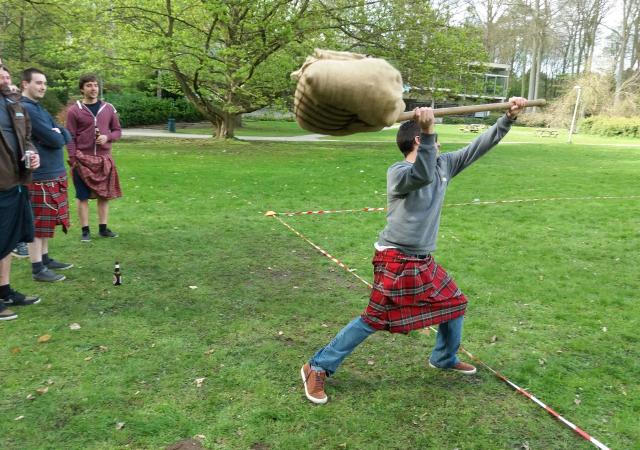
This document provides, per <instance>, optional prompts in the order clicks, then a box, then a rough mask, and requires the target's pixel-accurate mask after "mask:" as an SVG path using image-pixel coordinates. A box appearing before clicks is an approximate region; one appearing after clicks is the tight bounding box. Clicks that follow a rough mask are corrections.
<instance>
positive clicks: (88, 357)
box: [84, 356, 93, 361]
mask: <svg viewBox="0 0 640 450" xmlns="http://www.w3.org/2000/svg"><path fill="white" fill-rule="evenodd" d="M92 359H93V356H87V357H86V358H85V359H84V360H85V361H91V360H92Z"/></svg>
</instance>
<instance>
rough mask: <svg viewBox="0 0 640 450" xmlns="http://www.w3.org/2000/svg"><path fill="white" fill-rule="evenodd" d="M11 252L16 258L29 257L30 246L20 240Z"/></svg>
mask: <svg viewBox="0 0 640 450" xmlns="http://www.w3.org/2000/svg"><path fill="white" fill-rule="evenodd" d="M11 254H12V255H13V256H14V257H16V258H20V259H22V258H28V257H29V247H27V244H26V243H24V242H18V243H17V244H16V248H14V249H13V251H12V252H11Z"/></svg>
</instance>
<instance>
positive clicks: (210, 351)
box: [204, 348, 214, 355]
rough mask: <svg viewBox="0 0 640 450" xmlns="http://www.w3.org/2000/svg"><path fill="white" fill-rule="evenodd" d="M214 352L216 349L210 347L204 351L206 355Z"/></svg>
mask: <svg viewBox="0 0 640 450" xmlns="http://www.w3.org/2000/svg"><path fill="white" fill-rule="evenodd" d="M213 352H214V349H212V348H210V349H209V350H207V351H206V352H204V354H205V355H211V354H212V353H213Z"/></svg>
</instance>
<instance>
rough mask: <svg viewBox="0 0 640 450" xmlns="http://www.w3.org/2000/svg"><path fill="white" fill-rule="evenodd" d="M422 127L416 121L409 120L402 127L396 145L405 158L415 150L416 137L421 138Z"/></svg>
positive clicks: (397, 135)
mask: <svg viewBox="0 0 640 450" xmlns="http://www.w3.org/2000/svg"><path fill="white" fill-rule="evenodd" d="M420 131H421V129H420V125H418V123H417V122H416V121H414V120H407V121H406V122H403V123H402V125H400V128H399V129H398V134H396V143H397V144H398V148H399V149H400V151H401V152H402V154H403V155H404V156H407V155H408V154H409V153H411V150H413V145H414V143H415V139H416V136H420Z"/></svg>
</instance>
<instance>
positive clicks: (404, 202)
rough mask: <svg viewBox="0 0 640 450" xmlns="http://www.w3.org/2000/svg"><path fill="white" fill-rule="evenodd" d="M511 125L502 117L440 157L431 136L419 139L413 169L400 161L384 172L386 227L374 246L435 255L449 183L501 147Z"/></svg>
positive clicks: (410, 253) (509, 121) (507, 119)
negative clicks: (484, 156) (479, 133)
mask: <svg viewBox="0 0 640 450" xmlns="http://www.w3.org/2000/svg"><path fill="white" fill-rule="evenodd" d="M512 123H513V121H512V120H510V119H509V118H507V117H506V115H505V116H502V117H501V118H500V119H498V121H497V122H496V123H495V124H494V125H493V126H492V127H491V128H489V129H488V130H487V131H485V132H484V133H482V134H481V135H480V136H478V137H477V138H476V139H474V140H473V141H472V142H471V143H470V144H469V145H467V146H466V147H464V148H462V149H460V150H457V151H455V152H450V153H444V154H442V155H440V156H437V149H436V146H435V136H434V135H426V134H423V135H422V136H421V139H420V147H419V148H418V155H417V157H416V161H415V163H413V164H412V163H410V162H407V161H400V162H397V163H395V164H393V165H391V167H389V169H388V170H387V208H388V212H387V225H386V226H385V228H384V229H383V230H382V232H381V233H380V236H379V238H378V242H377V243H376V244H377V246H381V247H395V248H397V249H399V250H400V251H402V252H404V253H406V254H409V255H425V254H428V253H431V252H432V251H434V250H435V249H436V240H437V237H438V228H439V226H440V211H441V210H442V204H443V202H444V195H445V192H446V190H447V186H448V184H449V181H450V180H451V179H452V178H453V177H455V176H456V175H457V174H459V173H460V172H462V170H464V169H465V168H466V167H468V166H469V165H471V163H473V162H474V161H476V160H477V159H478V158H480V157H481V156H482V155H484V154H485V153H487V152H488V151H489V150H490V149H491V148H493V147H494V146H495V145H496V144H497V143H498V142H500V140H501V139H502V138H503V137H504V136H505V135H506V134H507V133H508V132H509V130H510V129H511V124H512Z"/></svg>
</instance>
